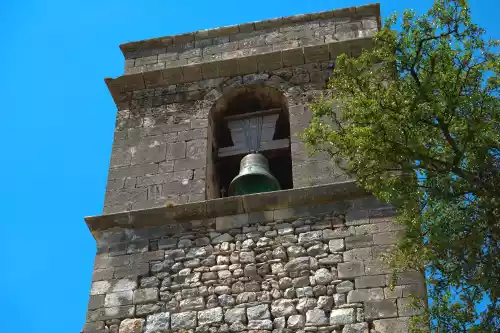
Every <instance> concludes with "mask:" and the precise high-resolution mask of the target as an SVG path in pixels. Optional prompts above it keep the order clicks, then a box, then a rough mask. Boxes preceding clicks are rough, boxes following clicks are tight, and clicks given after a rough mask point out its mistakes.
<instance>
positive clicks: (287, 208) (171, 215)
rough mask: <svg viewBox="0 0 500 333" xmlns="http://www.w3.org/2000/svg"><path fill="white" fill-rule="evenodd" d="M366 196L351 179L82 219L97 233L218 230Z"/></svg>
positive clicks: (325, 208)
mask: <svg viewBox="0 0 500 333" xmlns="http://www.w3.org/2000/svg"><path fill="white" fill-rule="evenodd" d="M367 195H369V194H368V193H366V192H365V191H363V190H362V189H361V188H359V187H358V186H357V185H356V184H355V182H354V181H346V182H340V183H333V184H327V185H319V186H311V187H304V188H296V189H290V190H284V191H276V192H267V193H259V194H251V195H244V196H234V197H227V198H221V199H214V200H207V201H200V202H194V203H188V204H182V205H175V206H172V207H160V208H153V209H143V210H135V211H128V212H123V213H116V214H109V215H100V216H90V217H86V218H85V221H86V223H87V225H88V227H89V229H90V231H91V232H92V233H93V234H94V236H95V235H96V233H98V232H100V231H103V230H107V229H110V228H114V227H120V228H143V227H149V226H160V225H168V224H175V223H178V222H183V223H184V222H185V223H191V224H197V225H200V224H213V223H215V224H216V228H217V229H218V230H219V231H223V230H229V229H231V228H234V227H237V226H238V225H240V224H241V225H243V224H246V223H249V222H252V221H254V220H255V221H256V220H259V221H264V220H271V221H272V220H273V219H286V218H288V217H291V216H294V217H297V216H302V215H303V216H307V215H310V214H320V213H323V212H331V211H332V210H335V209H334V208H335V207H336V206H338V207H337V208H338V209H337V210H339V211H341V210H344V209H345V208H344V205H345V204H346V202H347V201H348V200H352V199H355V198H360V197H366V196H367Z"/></svg>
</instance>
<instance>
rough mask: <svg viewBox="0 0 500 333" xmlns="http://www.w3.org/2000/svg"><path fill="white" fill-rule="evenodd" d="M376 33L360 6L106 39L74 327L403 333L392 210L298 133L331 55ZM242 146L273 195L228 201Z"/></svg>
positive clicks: (376, 19)
mask: <svg viewBox="0 0 500 333" xmlns="http://www.w3.org/2000/svg"><path fill="white" fill-rule="evenodd" d="M379 28H380V8H379V5H378V4H371V5H366V6H361V7H350V8H344V9H338V10H332V11H326V12H320V13H311V14H303V15H297V16H291V17H283V18H278V19H270V20H265V21H260V22H253V23H245V24H240V25H235V26H229V27H222V28H217V29H209V30H202V31H196V32H194V33H186V34H180V35H175V36H169V37H161V38H155V39H150V40H144V41H139V42H131V43H126V44H123V45H121V46H120V48H121V50H122V52H123V54H124V56H125V73H124V75H123V76H120V77H118V78H114V79H106V80H105V81H106V84H107V86H108V88H109V91H110V92H111V95H112V97H113V99H114V101H115V103H116V106H117V109H118V111H117V116H116V127H115V132H114V142H113V148H112V154H111V161H110V167H109V173H108V182H107V187H106V195H105V202H104V210H103V215H100V216H91V217H87V218H85V221H86V223H87V225H88V227H89V229H90V231H91V233H92V235H93V236H94V238H95V240H96V246H97V252H96V257H95V263H94V270H93V273H92V282H91V287H90V299H89V303H88V312H87V316H86V320H85V324H84V327H83V329H82V332H84V333H105V332H107V333H142V332H146V333H158V332H184V333H185V332H189V333H195V332H196V333H198V332H200V333H202V332H203V333H208V332H210V333H218V332H221V333H222V332H224V333H225V332H244V333H266V332H269V333H271V332H274V333H281V332H283V333H288V332H319V333H330V332H331V333H399V332H407V331H408V327H409V326H408V325H409V319H410V318H411V316H413V315H417V314H418V311H416V310H414V309H412V307H411V306H410V303H411V295H416V296H419V297H423V298H425V285H424V280H423V277H422V275H421V274H420V273H417V272H406V273H398V274H397V276H396V279H393V278H392V277H393V274H392V271H391V270H390V269H388V268H387V267H386V266H385V265H384V263H383V260H382V257H381V256H382V255H383V254H384V253H387V251H388V250H390V248H391V247H392V246H393V245H394V244H395V243H396V242H397V240H398V239H399V237H400V236H401V233H402V230H401V229H402V228H401V227H400V226H399V225H397V224H396V223H394V222H393V220H394V215H395V211H394V209H393V208H392V207H390V206H388V205H386V204H383V203H381V202H379V201H377V200H376V199H375V198H374V197H373V196H372V195H371V194H370V193H366V192H365V191H363V190H362V189H360V188H358V187H357V186H356V184H355V182H354V181H353V179H352V178H351V177H350V176H349V175H346V174H344V173H343V172H342V171H341V168H339V167H338V166H336V165H335V164H334V163H333V162H332V161H331V160H330V159H329V158H328V156H326V155H322V154H317V155H314V156H309V155H308V152H307V150H306V148H305V146H304V144H303V143H302V142H301V141H300V139H299V138H298V137H297V134H298V133H300V132H301V131H302V130H303V129H304V128H305V127H306V126H307V124H308V123H309V121H310V119H311V117H312V115H311V112H310V110H309V109H308V107H307V105H308V103H310V102H312V101H313V100H314V99H315V98H317V97H319V96H321V95H322V94H325V95H328V94H329V92H328V90H327V89H326V85H327V81H328V78H329V77H330V76H331V75H332V71H333V68H334V64H335V59H336V57H337V56H338V55H340V54H342V53H346V54H348V55H352V56H356V55H358V54H359V53H360V52H361V50H362V49H363V48H369V47H370V46H371V38H372V36H373V35H374V33H376V32H377V31H378V29H379ZM250 152H258V153H259V154H262V155H263V156H264V157H265V159H266V160H267V161H268V164H269V165H268V172H269V174H270V175H272V177H274V178H275V179H276V181H277V182H278V183H279V188H280V190H279V191H271V192H262V193H255V194H246V195H238V196H230V194H231V193H230V191H229V189H230V188H229V186H230V183H231V181H232V180H233V179H234V178H235V177H236V176H237V175H238V174H239V172H240V169H239V167H240V161H241V159H242V158H243V157H244V156H245V155H246V154H248V153H250ZM266 177H268V178H271V176H266ZM392 280H395V282H396V286H395V287H394V288H392V287H391V286H390V284H391V281H392Z"/></svg>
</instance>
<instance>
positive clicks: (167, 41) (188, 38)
mask: <svg viewBox="0 0 500 333" xmlns="http://www.w3.org/2000/svg"><path fill="white" fill-rule="evenodd" d="M364 16H376V17H377V18H378V20H379V21H380V4H379V3H374V4H368V5H363V6H358V7H348V8H342V9H334V10H329V11H324V12H318V13H310V14H301V15H294V16H288V17H280V18H274V19H269V20H263V21H258V22H250V23H244V24H238V25H233V26H226V27H220V28H215V29H207V30H198V31H195V32H190V33H183V34H178V35H172V36H165V37H159V38H152V39H146V40H141V41H136V42H129V43H124V44H121V45H120V49H121V51H122V53H123V54H124V55H125V54H126V53H127V52H134V51H137V50H142V49H150V48H157V47H165V46H169V45H174V44H184V43H189V42H193V41H197V40H203V39H207V38H214V37H221V36H229V35H232V34H237V33H244V32H251V31H255V30H262V29H269V28H279V27H282V26H286V25H289V24H293V23H299V22H308V21H315V20H325V19H330V18H341V17H350V18H358V17H364Z"/></svg>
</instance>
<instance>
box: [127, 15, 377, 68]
mask: <svg viewBox="0 0 500 333" xmlns="http://www.w3.org/2000/svg"><path fill="white" fill-rule="evenodd" d="M367 14H368V15H363V13H361V14H360V15H358V16H353V13H350V12H344V15H345V16H344V17H342V16H340V17H333V15H332V17H328V18H323V19H315V20H312V21H300V22H296V23H294V21H293V19H291V20H290V21H289V22H288V24H286V25H283V26H281V24H282V23H283V22H278V21H276V22H275V23H274V24H273V23H269V22H266V21H264V22H258V23H255V24H254V23H249V24H245V25H240V26H234V27H227V28H226V33H227V34H228V35H225V36H224V35H223V36H218V37H213V38H207V36H200V35H201V33H202V32H200V33H198V34H196V33H194V34H192V35H185V36H184V38H183V40H179V43H177V44H172V45H168V46H165V45H163V46H161V47H154V48H146V49H139V50H134V51H125V52H124V55H125V74H134V73H140V72H147V71H152V70H161V69H165V68H170V67H177V66H182V65H189V64H197V63H204V62H211V61H218V60H225V59H235V58H240V57H246V56H251V55H255V54H263V53H270V52H273V51H274V52H275V51H281V50H287V49H293V48H299V47H304V46H311V45H319V44H325V43H331V42H338V41H343V40H348V39H354V38H359V37H368V36H372V35H373V34H374V33H375V32H376V31H377V27H378V19H377V17H376V16H375V15H373V14H372V15H369V13H367ZM304 18H305V16H300V17H299V18H298V19H304ZM262 23H263V24H262ZM200 37H201V38H200Z"/></svg>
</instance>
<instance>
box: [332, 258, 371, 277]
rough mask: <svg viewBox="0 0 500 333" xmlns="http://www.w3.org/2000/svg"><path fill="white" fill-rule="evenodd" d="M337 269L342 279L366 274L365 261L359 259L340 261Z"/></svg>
mask: <svg viewBox="0 0 500 333" xmlns="http://www.w3.org/2000/svg"><path fill="white" fill-rule="evenodd" d="M337 269H338V276H339V278H340V279H349V278H355V277H358V276H362V275H365V265H364V263H363V262H359V261H352V262H347V263H339V264H338V266H337Z"/></svg>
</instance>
